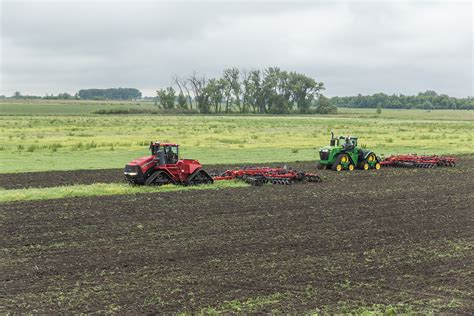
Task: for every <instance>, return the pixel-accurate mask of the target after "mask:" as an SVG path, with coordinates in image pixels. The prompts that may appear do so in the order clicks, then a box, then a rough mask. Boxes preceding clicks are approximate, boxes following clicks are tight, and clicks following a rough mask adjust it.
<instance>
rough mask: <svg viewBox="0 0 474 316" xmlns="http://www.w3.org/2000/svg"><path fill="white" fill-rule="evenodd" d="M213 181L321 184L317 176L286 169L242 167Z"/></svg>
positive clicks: (215, 177) (229, 171)
mask: <svg viewBox="0 0 474 316" xmlns="http://www.w3.org/2000/svg"><path fill="white" fill-rule="evenodd" d="M212 179H213V180H214V181H219V180H234V179H240V180H242V181H245V182H246V183H248V184H250V185H253V186H261V185H264V184H267V183H269V184H278V185H290V184H293V183H294V182H303V181H306V182H321V181H322V179H321V177H319V176H318V175H317V174H314V173H307V172H297V171H295V170H292V169H287V168H280V167H278V168H271V167H243V168H240V169H233V170H227V171H225V172H223V173H221V174H219V175H215V176H214V177H213V178H212Z"/></svg>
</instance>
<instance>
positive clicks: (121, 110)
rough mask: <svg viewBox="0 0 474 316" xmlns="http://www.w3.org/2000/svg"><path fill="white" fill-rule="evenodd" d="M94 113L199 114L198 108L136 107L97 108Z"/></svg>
mask: <svg viewBox="0 0 474 316" xmlns="http://www.w3.org/2000/svg"><path fill="white" fill-rule="evenodd" d="M92 114H101V115H116V114H198V112H197V111H196V110H189V109H159V110H149V109H135V108H128V109H126V108H117V109H100V110H95V111H93V112H92Z"/></svg>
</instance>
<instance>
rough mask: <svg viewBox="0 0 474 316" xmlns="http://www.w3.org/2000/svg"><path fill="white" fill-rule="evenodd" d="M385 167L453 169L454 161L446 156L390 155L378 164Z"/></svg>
mask: <svg viewBox="0 0 474 316" xmlns="http://www.w3.org/2000/svg"><path fill="white" fill-rule="evenodd" d="M380 164H381V165H382V166H385V167H398V168H436V167H454V166H456V159H455V158H454V157H446V156H437V155H432V156H419V155H417V154H410V155H392V156H390V157H387V158H385V159H384V160H383V161H381V162H380Z"/></svg>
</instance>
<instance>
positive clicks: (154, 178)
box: [144, 170, 172, 185]
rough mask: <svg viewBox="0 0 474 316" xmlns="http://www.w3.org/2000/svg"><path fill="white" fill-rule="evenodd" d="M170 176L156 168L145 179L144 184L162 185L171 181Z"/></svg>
mask: <svg viewBox="0 0 474 316" xmlns="http://www.w3.org/2000/svg"><path fill="white" fill-rule="evenodd" d="M171 182H172V181H171V179H170V177H169V176H168V175H167V174H166V172H164V171H161V170H158V171H155V172H153V173H152V174H151V175H150V176H149V177H148V178H147V179H146V180H145V183H144V184H145V185H163V184H168V183H171Z"/></svg>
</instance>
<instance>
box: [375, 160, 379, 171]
mask: <svg viewBox="0 0 474 316" xmlns="http://www.w3.org/2000/svg"><path fill="white" fill-rule="evenodd" d="M375 169H376V170H379V169H380V164H379V163H378V162H377V163H376V164H375Z"/></svg>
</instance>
